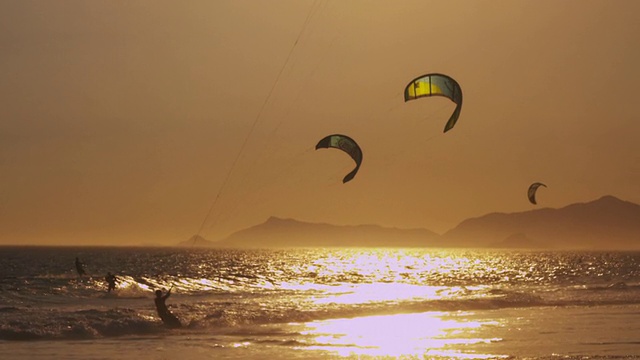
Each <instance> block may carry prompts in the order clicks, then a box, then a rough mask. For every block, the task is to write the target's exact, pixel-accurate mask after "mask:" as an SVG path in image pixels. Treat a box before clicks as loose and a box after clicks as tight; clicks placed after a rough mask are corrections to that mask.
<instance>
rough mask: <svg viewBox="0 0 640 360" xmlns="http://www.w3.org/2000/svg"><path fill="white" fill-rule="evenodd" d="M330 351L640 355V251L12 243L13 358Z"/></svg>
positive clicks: (2, 324) (1, 276) (8, 266)
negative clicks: (112, 284)
mask: <svg viewBox="0 0 640 360" xmlns="http://www.w3.org/2000/svg"><path fill="white" fill-rule="evenodd" d="M76 257H78V258H79V259H80V260H81V261H82V262H84V263H85V264H86V271H87V274H86V275H85V276H78V274H77V272H76V270H75V266H74V260H75V258H76ZM107 272H112V273H114V274H115V275H116V276H118V278H119V279H120V281H119V282H118V284H117V287H116V290H115V291H114V292H112V293H108V292H107V285H106V282H105V280H104V277H105V275H106V273H107ZM171 287H173V290H172V295H171V297H169V298H168V300H167V304H168V305H169V307H170V309H171V311H172V312H173V313H174V314H175V315H176V316H177V317H178V318H179V319H180V320H181V322H182V323H183V325H184V326H183V328H180V329H168V328H166V327H164V326H163V324H162V322H161V321H160V319H159V318H158V316H157V314H156V310H155V306H154V301H153V298H154V293H153V292H154V290H156V289H163V290H168V289H169V288H171ZM325 358H327V359H343V358H344V359H346V358H353V359H394V358H401V359H590V360H593V359H640V253H638V252H558V251H553V252H542V251H497V250H491V251H490V250H464V249H455V250H451V249H362V248H353V249H350V248H345V249H337V248H336V249H290V250H220V249H197V248H191V249H189V248H186V249H185V248H140V247H138V248H101V247H85V248H77V247H0V359H325Z"/></svg>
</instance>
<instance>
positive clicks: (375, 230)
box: [216, 217, 439, 247]
mask: <svg viewBox="0 0 640 360" xmlns="http://www.w3.org/2000/svg"><path fill="white" fill-rule="evenodd" d="M438 238H439V235H438V234H436V233H434V232H432V231H429V230H426V229H396V228H385V227H382V226H378V225H357V226H348V225H347V226H338V225H330V224H319V223H308V222H302V221H298V220H293V219H281V218H277V217H270V218H269V219H267V221H266V222H264V223H262V224H259V225H256V226H253V227H250V228H247V229H244V230H241V231H238V232H236V233H233V234H231V235H230V236H229V237H227V238H226V239H224V240H222V241H220V242H219V243H216V245H217V246H224V247H324V246H326V247H340V246H351V247H424V246H434V245H437V240H438Z"/></svg>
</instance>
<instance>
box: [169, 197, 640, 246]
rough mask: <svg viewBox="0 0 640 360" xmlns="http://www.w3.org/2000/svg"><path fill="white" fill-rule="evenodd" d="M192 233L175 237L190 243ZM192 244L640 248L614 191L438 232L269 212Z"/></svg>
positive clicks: (639, 220) (632, 216) (635, 223)
mask: <svg viewBox="0 0 640 360" xmlns="http://www.w3.org/2000/svg"><path fill="white" fill-rule="evenodd" d="M193 244H194V240H193V238H192V239H190V240H187V241H185V242H182V243H180V245H181V246H193ZM195 244H196V245H195V246H217V247H262V248H265V247H339V246H345V247H346V246H353V247H474V248H508V249H524V248H527V249H545V248H546V249H593V250H597V249H606V250H615V249H636V250H640V205H637V204H634V203H631V202H628V201H623V200H620V199H618V198H616V197H613V196H603V197H601V198H600V199H597V200H594V201H591V202H587V203H576V204H571V205H568V206H565V207H563V208H559V209H552V208H543V209H536V210H529V211H523V212H516V213H491V214H487V215H484V216H480V217H477V218H471V219H467V220H464V221H462V222H461V223H460V224H459V225H458V226H456V227H455V228H453V229H451V230H449V231H447V232H446V233H445V234H443V235H438V234H436V233H434V232H432V231H429V230H427V229H397V228H386V227H382V226H378V225H357V226H339V225H330V224H321V223H309V222H303V221H298V220H293V219H281V218H277V217H271V218H269V219H267V220H266V221H265V222H264V223H262V224H258V225H255V226H252V227H250V228H247V229H244V230H240V231H238V232H235V233H233V234H231V235H230V236H229V237H227V238H225V239H223V240H221V241H219V242H211V241H207V240H204V239H202V238H201V237H199V238H198V239H197V240H195Z"/></svg>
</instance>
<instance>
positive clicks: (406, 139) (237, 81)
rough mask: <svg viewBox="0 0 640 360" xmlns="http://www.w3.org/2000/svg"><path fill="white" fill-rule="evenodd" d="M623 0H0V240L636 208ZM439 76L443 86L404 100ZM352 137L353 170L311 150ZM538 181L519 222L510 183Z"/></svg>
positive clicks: (633, 40) (124, 237) (637, 149)
mask: <svg viewBox="0 0 640 360" xmlns="http://www.w3.org/2000/svg"><path fill="white" fill-rule="evenodd" d="M638 14H640V2H638V1H636V0H616V1H611V0H564V1H557V0H532V1H528V0H522V1H513V0H478V1H455V0H453V1H425V0H415V1H409V0H407V1H382V0H352V1H342V0H273V1H260V0H225V1H210V0H206V1H204V0H203V1H188V2H181V1H162V0H160V1H158V0H153V1H152V0H148V1H84V0H75V1H70V0H58V1H46V0H39V1H36V0H21V1H11V0H0V245H3V244H33V245H117V246H121V245H136V246H137V245H151V244H154V245H172V244H176V243H178V242H180V241H183V240H186V239H188V238H189V237H191V236H192V235H194V234H200V235H202V236H204V237H205V238H207V239H209V240H219V239H221V238H223V237H225V236H227V235H229V234H230V233H233V232H235V231H238V230H241V229H243V228H246V227H249V226H253V225H256V224H259V223H262V222H264V221H265V220H266V219H267V218H268V217H270V216H277V217H282V218H292V219H297V220H301V221H307V222H320V223H331V224H336V225H357V224H379V225H382V226H387V227H396V228H426V229H429V230H432V231H435V232H437V233H444V232H446V231H447V230H449V229H451V228H453V227H455V226H456V225H457V224H459V223H460V222H461V221H463V220H465V219H467V218H470V217H478V216H482V215H485V214H487V213H491V212H519V211H527V210H533V209H537V208H544V207H552V208H559V207H563V206H566V205H569V204H572V203H576V202H588V201H592V200H595V199H598V198H600V197H602V196H604V195H613V196H616V197H618V198H620V199H622V200H627V201H631V202H634V203H640V141H638V139H640V107H638V106H637V98H638V94H639V93H640V91H639V90H638V87H637V84H639V83H640V71H639V70H638V64H640V46H638V44H640V21H638ZM434 72H435V73H444V74H447V75H449V76H451V77H452V78H454V79H456V80H457V81H458V83H459V84H460V86H461V88H462V92H463V95H464V103H463V106H462V112H461V115H460V118H459V120H458V123H457V125H456V127H455V128H454V129H452V130H451V131H449V132H447V133H443V132H442V130H443V128H444V124H445V123H446V121H447V119H448V118H449V115H450V114H451V113H452V112H453V110H454V108H455V104H453V103H452V102H451V101H449V100H448V99H446V98H442V97H439V98H438V97H433V98H423V99H419V100H415V101H411V102H407V103H405V102H404V99H403V91H404V87H405V86H406V85H407V84H408V83H409V81H411V80H412V79H413V78H415V77H417V76H420V75H423V74H427V73H434ZM335 133H339V134H345V135H348V136H350V137H352V138H353V139H354V140H355V141H357V142H358V144H359V145H360V147H361V148H362V151H363V163H362V166H361V168H360V170H359V172H358V173H357V175H356V177H355V178H354V179H353V180H352V181H351V182H348V183H346V184H343V183H342V178H343V176H344V175H346V174H347V173H348V172H349V171H351V169H353V167H354V163H353V161H352V160H351V159H350V158H349V157H348V156H347V155H346V154H345V153H342V152H340V151H339V150H335V149H320V150H315V144H316V143H317V142H318V141H319V140H320V139H321V138H323V137H324V136H326V135H329V134H335ZM533 182H543V183H545V184H546V185H547V188H541V189H540V190H539V191H538V195H537V200H538V205H533V204H530V203H529V202H528V200H527V198H526V191H527V188H528V186H529V185H530V184H531V183H533Z"/></svg>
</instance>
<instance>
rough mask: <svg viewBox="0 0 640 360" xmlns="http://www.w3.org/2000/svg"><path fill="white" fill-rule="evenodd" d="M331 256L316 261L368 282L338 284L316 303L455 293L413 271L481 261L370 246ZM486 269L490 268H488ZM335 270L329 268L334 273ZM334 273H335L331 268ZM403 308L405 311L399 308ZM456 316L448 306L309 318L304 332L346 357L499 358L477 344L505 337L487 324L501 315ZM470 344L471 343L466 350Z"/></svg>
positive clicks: (324, 271)
mask: <svg viewBox="0 0 640 360" xmlns="http://www.w3.org/2000/svg"><path fill="white" fill-rule="evenodd" d="M354 255H355V254H351V256H344V254H340V255H338V256H329V257H326V258H324V259H323V260H322V261H317V262H316V263H315V264H312V265H310V269H311V270H312V271H316V272H318V273H319V275H332V274H347V275H349V276H351V277H353V276H357V277H362V278H363V279H367V280H365V281H363V282H364V283H353V282H346V283H342V284H333V286H332V287H331V290H330V292H331V293H332V296H327V297H322V296H319V297H317V298H316V299H315V300H314V302H315V303H316V304H362V305H363V306H366V305H367V304H371V303H375V302H386V303H389V302H391V303H401V302H406V301H412V300H418V301H419V300H427V299H444V298H449V299H452V298H455V297H456V296H457V294H464V291H461V288H460V287H455V286H454V287H444V286H429V285H428V284H425V283H418V281H416V279H418V278H420V277H419V276H416V277H414V276H413V275H414V274H412V273H413V272H415V273H418V272H419V273H425V272H430V271H436V272H439V273H442V272H450V271H467V270H468V269H469V268H473V267H474V265H475V264H473V262H471V261H470V260H469V259H467V258H466V257H464V256H459V255H458V256H449V255H445V254H442V255H443V256H436V257H428V258H425V257H424V254H423V256H420V257H418V256H413V254H409V253H402V252H398V251H393V252H389V251H386V250H378V251H376V250H370V251H368V252H366V253H364V254H362V253H360V254H358V255H356V256H354ZM484 270H485V271H486V270H487V269H484ZM328 273H329V274H328ZM331 273H332V274H331ZM398 312H402V311H398ZM457 315H458V316H451V314H450V313H447V312H433V311H431V312H418V313H406V311H405V313H399V314H385V315H372V316H359V317H354V318H342V319H329V320H318V321H312V322H308V323H305V324H304V326H305V330H303V331H302V334H304V335H306V336H309V337H311V338H313V339H314V340H313V342H314V343H315V344H318V345H314V346H311V347H307V349H308V350H324V351H328V352H329V353H333V354H335V355H337V356H343V357H362V356H364V357H369V356H370V357H418V358H423V357H424V356H429V357H433V358H439V359H447V358H449V359H489V358H492V359H495V358H500V357H502V356H500V355H496V354H482V353H479V351H477V347H476V350H472V349H471V348H473V347H474V345H480V344H488V343H491V342H497V341H501V339H499V338H488V337H486V336H484V335H483V334H485V333H486V331H482V330H483V329H482V328H483V327H485V328H486V327H496V326H500V324H499V323H497V322H495V321H489V320H483V321H477V320H471V319H469V318H473V316H470V317H466V316H459V315H460V314H459V312H458V314H457ZM465 348H467V349H466V350H465Z"/></svg>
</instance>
